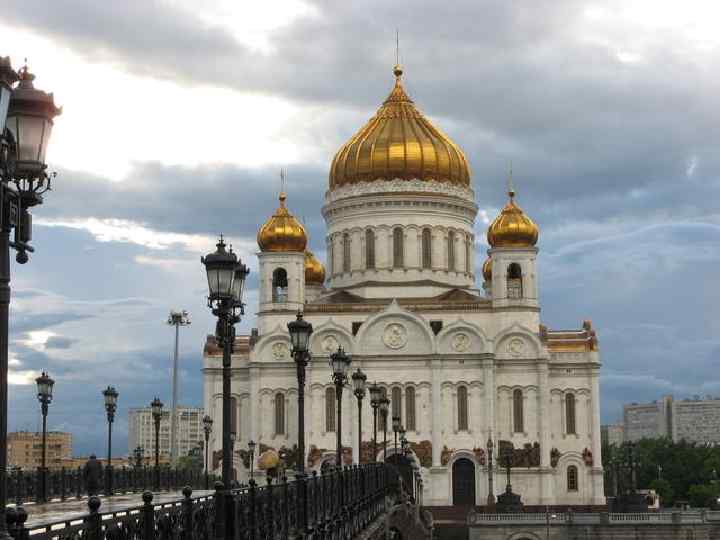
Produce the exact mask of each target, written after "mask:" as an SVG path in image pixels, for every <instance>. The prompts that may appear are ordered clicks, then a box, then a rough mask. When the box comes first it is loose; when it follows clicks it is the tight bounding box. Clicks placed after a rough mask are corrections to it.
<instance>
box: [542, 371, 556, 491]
mask: <svg viewBox="0 0 720 540" xmlns="http://www.w3.org/2000/svg"><path fill="white" fill-rule="evenodd" d="M538 369H539V373H538V387H539V388H538V422H539V424H538V429H539V431H540V441H539V442H540V504H554V503H555V498H554V496H553V476H552V468H551V467H550V447H551V445H552V443H551V442H550V434H551V431H552V401H551V394H550V390H551V388H550V383H549V380H548V372H549V366H548V362H547V361H543V360H541V363H540V364H539V365H538Z"/></svg>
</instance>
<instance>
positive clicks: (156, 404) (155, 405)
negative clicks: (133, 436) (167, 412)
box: [150, 397, 163, 491]
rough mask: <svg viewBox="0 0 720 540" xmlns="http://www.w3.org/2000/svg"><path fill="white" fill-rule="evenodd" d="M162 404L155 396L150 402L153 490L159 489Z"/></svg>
mask: <svg viewBox="0 0 720 540" xmlns="http://www.w3.org/2000/svg"><path fill="white" fill-rule="evenodd" d="M162 409H163V404H162V401H160V400H159V399H158V398H157V397H156V398H155V399H153V400H152V402H151V403H150V411H152V417H153V421H154V422H155V490H156V491H157V490H159V489H160V420H161V419H162Z"/></svg>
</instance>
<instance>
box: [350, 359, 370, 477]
mask: <svg viewBox="0 0 720 540" xmlns="http://www.w3.org/2000/svg"><path fill="white" fill-rule="evenodd" d="M366 381H367V375H365V374H364V373H363V372H362V371H361V370H360V368H357V371H356V372H355V373H353V374H352V382H353V388H354V390H353V393H354V394H355V397H356V398H357V403H358V455H357V462H358V464H359V463H361V462H362V401H363V398H364V397H365V382H366Z"/></svg>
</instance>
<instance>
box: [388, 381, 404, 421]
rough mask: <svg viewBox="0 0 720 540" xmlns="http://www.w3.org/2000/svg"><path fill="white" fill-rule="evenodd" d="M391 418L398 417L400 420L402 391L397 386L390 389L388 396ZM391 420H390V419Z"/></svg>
mask: <svg viewBox="0 0 720 540" xmlns="http://www.w3.org/2000/svg"><path fill="white" fill-rule="evenodd" d="M390 405H391V406H392V408H391V411H392V412H391V416H399V417H400V418H402V390H400V387H399V386H395V387H393V389H392V395H391V396H390ZM391 420H392V418H391Z"/></svg>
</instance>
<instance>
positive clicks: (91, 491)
mask: <svg viewBox="0 0 720 540" xmlns="http://www.w3.org/2000/svg"><path fill="white" fill-rule="evenodd" d="M83 475H84V476H85V487H86V488H87V492H88V496H92V495H97V494H98V491H99V489H100V478H101V477H102V465H101V464H100V462H99V461H98V460H97V456H95V454H90V459H88V460H87V463H85V470H84V471H83Z"/></svg>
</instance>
